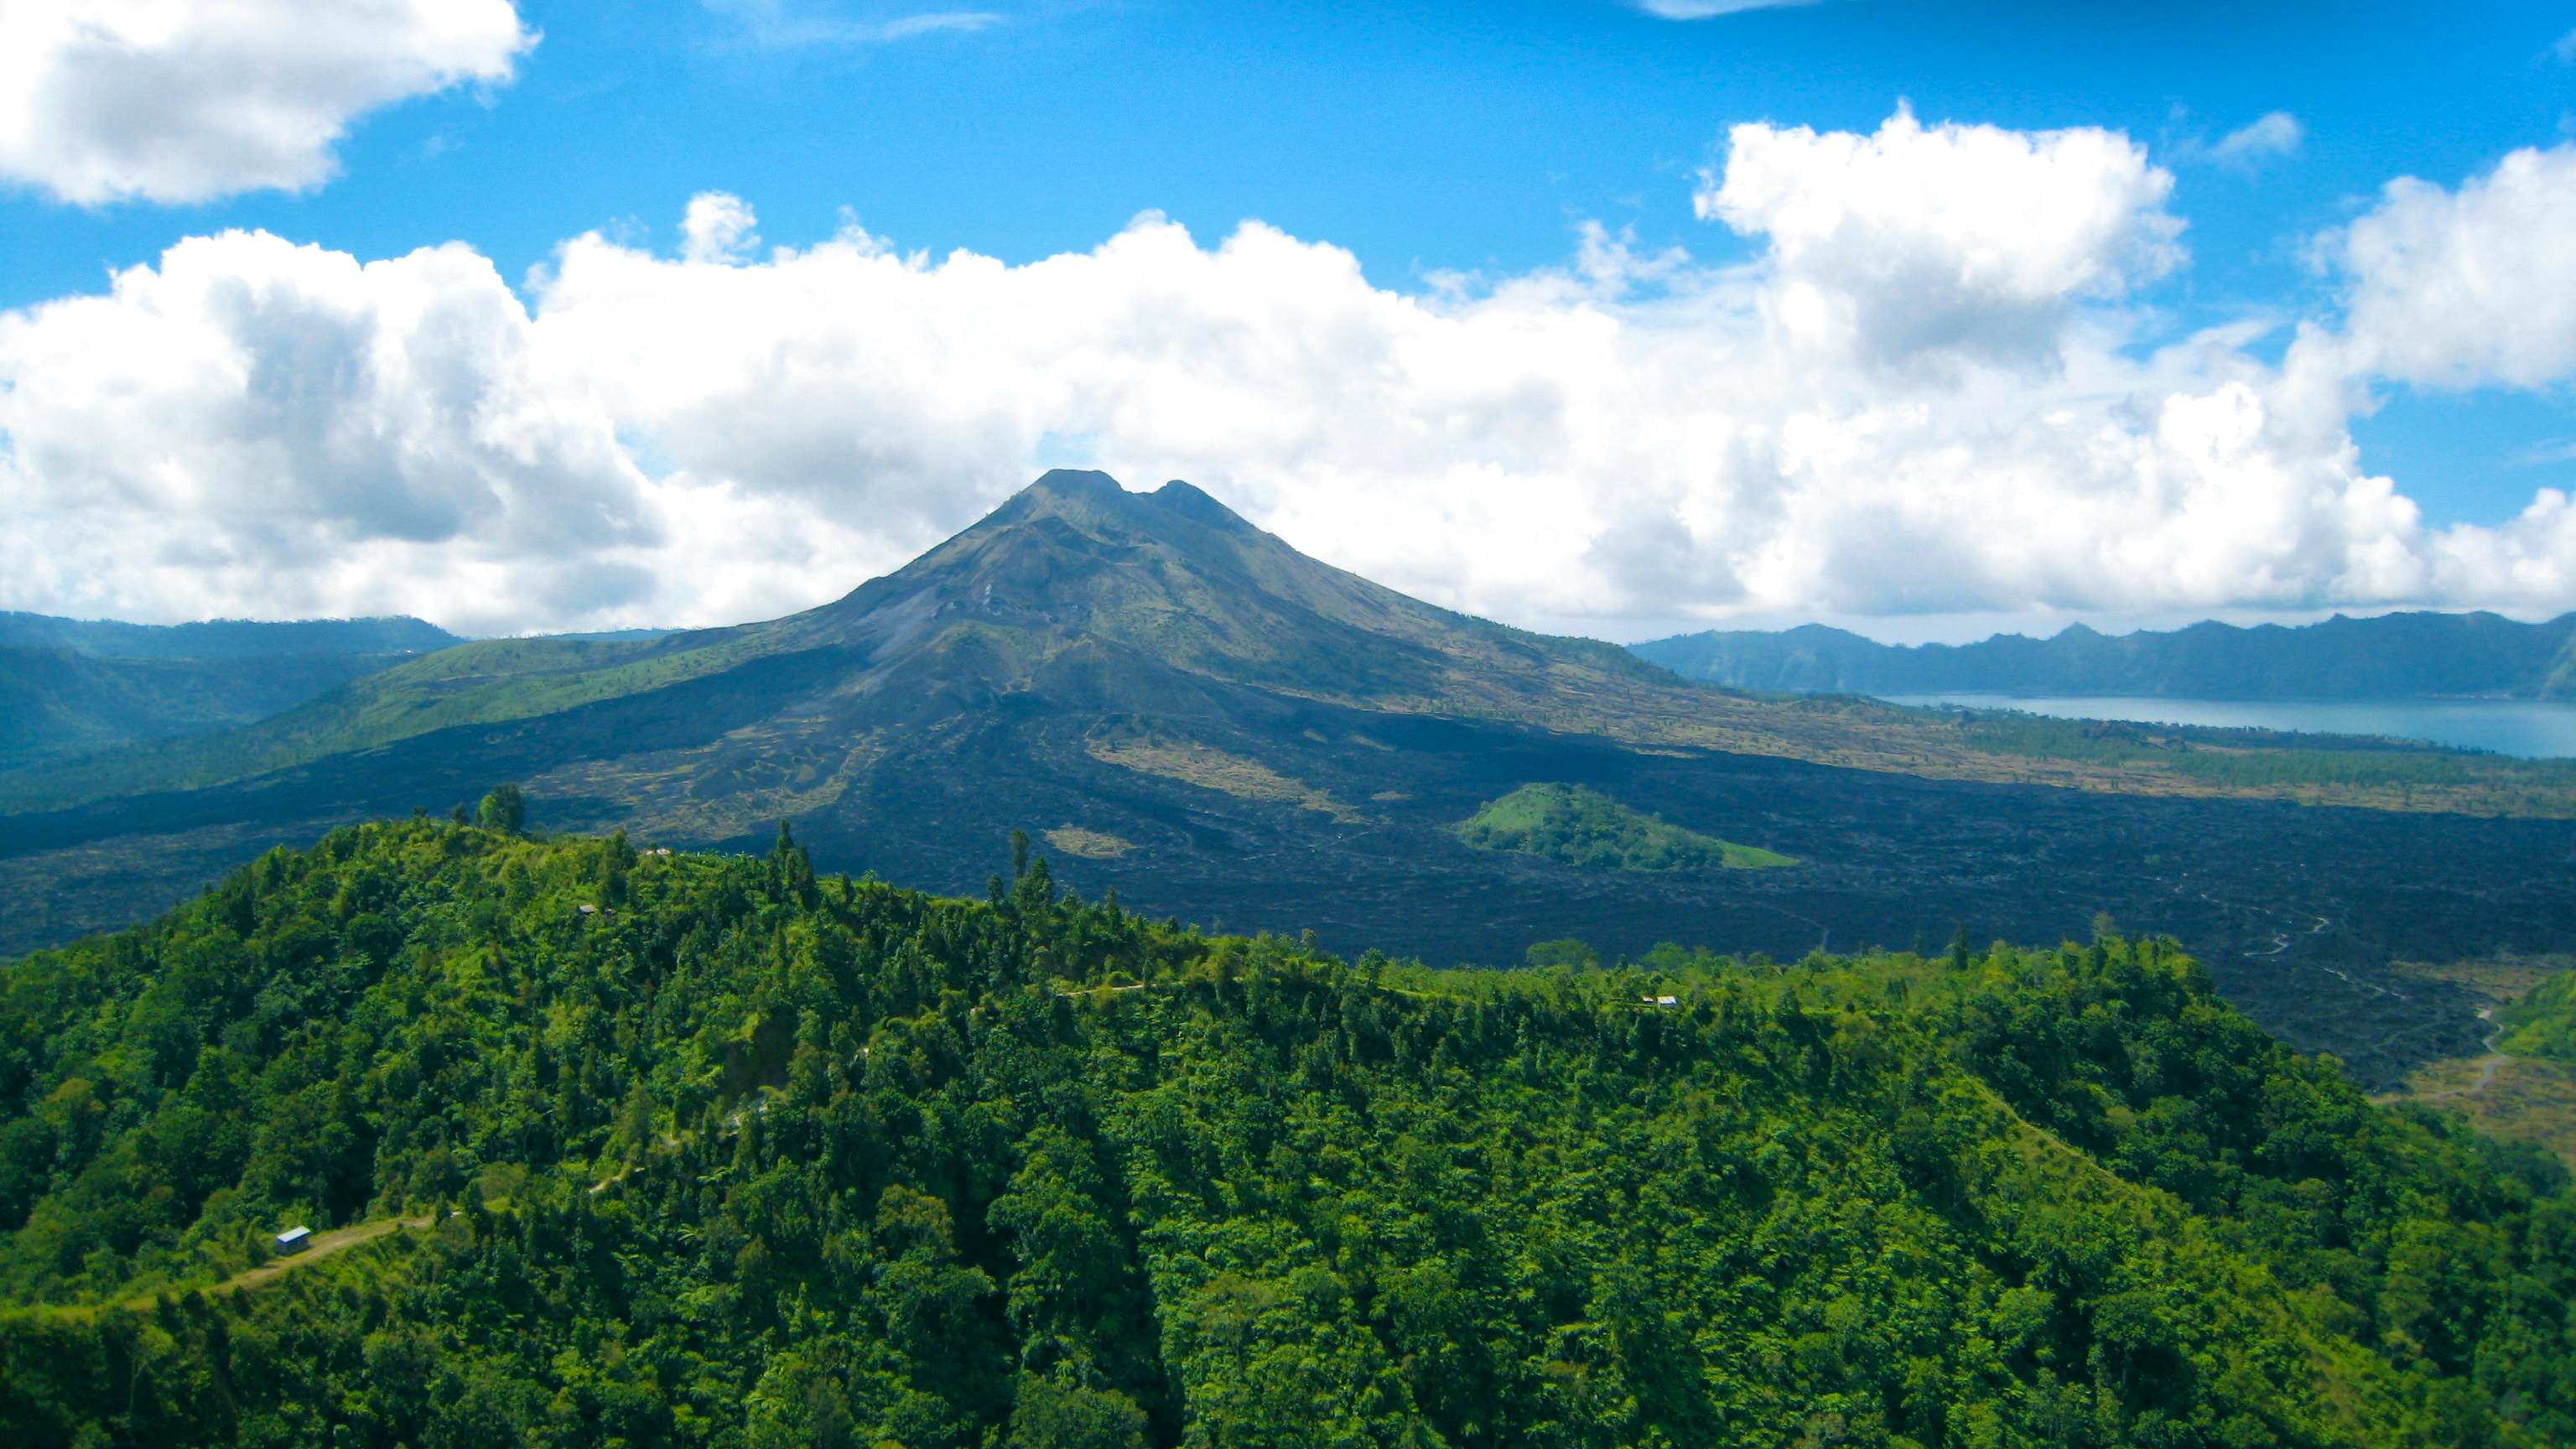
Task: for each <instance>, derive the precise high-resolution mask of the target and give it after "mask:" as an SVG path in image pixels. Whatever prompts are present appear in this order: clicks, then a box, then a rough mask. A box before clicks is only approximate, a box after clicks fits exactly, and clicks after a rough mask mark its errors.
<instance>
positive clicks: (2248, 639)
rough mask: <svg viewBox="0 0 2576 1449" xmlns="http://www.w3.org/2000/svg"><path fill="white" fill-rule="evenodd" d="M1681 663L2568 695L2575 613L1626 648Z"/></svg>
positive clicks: (1962, 676)
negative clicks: (1925, 640)
mask: <svg viewBox="0 0 2576 1449" xmlns="http://www.w3.org/2000/svg"><path fill="white" fill-rule="evenodd" d="M1629 647H1630V648H1631V649H1632V650H1633V651H1634V652H1635V653H1636V654H1637V655H1638V656H1639V657H1641V658H1644V659H1647V660H1650V661H1652V662H1654V663H1656V664H1659V665H1662V666H1663V667H1665V668H1668V669H1671V670H1673V671H1674V672H1675V673H1677V674H1681V675H1684V676H1686V677H1688V678H1692V679H1700V680H1705V681H1707V682H1710V683H1715V684H1724V685H1729V686H1732V687H1735V688H1739V689H1758V690H1770V691H1777V692H1781V693H1794V694H1816V693H1848V694H1939V693H1962V694H2007V695H2009V694H2023V695H2050V694H2064V695H2083V694H2105V695H2139V696H2147V697H2157V696H2168V697H2196V698H2212V699H2402V698H2460V697H2504V698H2515V699H2564V698H2571V697H2576V614H2565V615H2561V616H2559V617H2558V618H2555V619H2550V620H2545V621H2542V622H2539V623H2529V624H2526V623H2522V622H2520V621H2518V620H2514V619H2508V618H2505V617H2504V616H2502V615H2500V614H2494V613H2488V612H2484V611H2479V612H2473V613H2463V614H2451V613H2436V612H2429V611H2418V612H2409V613H2395V614H2381V615H2374V616H2371V617H2367V618H2354V617H2351V616H2348V615H2344V614H2336V615H2334V616H2332V617H2331V618H2328V619H2324V620H2321V621H2319V622H2317V623H2314V624H2307V625H2299V626H2286V625H2280V624H2258V625H2254V626H2251V627H2240V626H2237V625H2233V624H2227V623H2222V622H2220V621H2217V620H2203V621H2201V622H2199V623H2196V624H2191V625H2187V626H2185V627H2183V628H2180V629H2173V630H2164V631H2150V630H2139V631H2135V632H2132V633H2127V634H2104V633H2102V632H2100V631H2098V630H2096V629H2093V628H2091V627H2089V626H2087V625H2085V624H2083V623H2081V622H2078V623H2074V624H2069V625H2068V626H2067V627H2066V628H2065V629H2063V630H2061V631H2060V632H2058V633H2057V634H2054V635H2052V636H2050V637H2048V638H2045V639H2034V638H2031V637H2029V636H2026V635H2021V634H1999V635H1995V636H1993V637H1991V638H1988V639H1984V640H1980V641H1977V642H1975V643H1971V644H1916V645H1898V644H1882V643H1879V642H1877V641H1876V640H1872V639H1868V638H1865V637H1863V636H1861V635H1859V634H1855V633H1852V632H1850V631H1848V630H1844V629H1838V628H1835V627H1833V626H1831V625H1825V624H1805V625H1800V626H1798V627H1796V628H1792V629H1784V630H1742V631H1722V630H1707V631H1703V632H1701V633H1697V634H1679V635H1674V636H1672V637H1670V638H1665V639H1655V640H1648V641H1646V642H1643V643H1639V644H1634V645H1631V646H1629Z"/></svg>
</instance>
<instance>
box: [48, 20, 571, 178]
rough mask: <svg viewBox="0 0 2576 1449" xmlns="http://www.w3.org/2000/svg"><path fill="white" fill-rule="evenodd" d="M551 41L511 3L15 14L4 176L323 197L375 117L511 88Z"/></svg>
mask: <svg viewBox="0 0 2576 1449" xmlns="http://www.w3.org/2000/svg"><path fill="white" fill-rule="evenodd" d="M535 39H536V37H535V35H534V34H533V33H532V32H531V31H529V30H528V29H526V28H525V27H523V26H522V25H521V24H520V21H519V16H518V12H517V10H516V9H515V7H514V6H513V4H512V0H9V3H8V4H6V5H0V179H5V180H12V181H17V182H20V183H23V184H26V185H30V186H34V187H37V188H40V189H42V190H43V191H45V192H47V193H49V194H51V195H52V196H54V197H56V198H59V199H61V200H64V201H71V202H80V203H97V202H108V201H120V200H127V199H145V200H151V201H162V202H188V201H202V200H205V199H207V198H209V197H215V196H223V195H229V194H231V193H235V192H241V191H251V190H258V189H263V188H269V187H282V188H287V189H290V190H291V189H296V188H301V187H306V186H311V185H314V184H316V183H318V182H321V181H323V180H326V179H327V178H329V176H330V175H331V173H332V168H333V162H332V154H331V148H332V146H333V144H334V143H335V142H337V141H338V140H339V138H340V136H341V134H342V133H343V132H344V131H346V130H347V128H348V126H349V123H350V122H351V121H352V120H353V119H355V118H356V117H357V116H359V115H360V114H362V113H364V112H366V111H369V110H373V109H374V108H376V107H378V106H382V105H385V104H388V103H390V102H393V101H399V100H403V99H406V98H409V97H413V96H420V95H426V94H429V93H431V92H434V91H440V90H444V89H446V88H448V87H450V86H453V85H458V84H462V83H468V82H480V83H485V84H496V83H499V82H503V81H506V80H508V79H509V78H510V76H511V73H512V71H513V69H514V68H515V66H516V64H517V60H518V57H519V55H520V54H521V53H522V52H523V51H525V50H526V49H527V48H528V47H529V46H530V45H533V44H534V43H535Z"/></svg>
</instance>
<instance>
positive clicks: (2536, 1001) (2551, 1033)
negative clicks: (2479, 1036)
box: [2498, 971, 2576, 1061]
mask: <svg viewBox="0 0 2576 1449" xmlns="http://www.w3.org/2000/svg"><path fill="white" fill-rule="evenodd" d="M2502 1020H2503V1023H2504V1027H2505V1036H2504V1039H2503V1040H2502V1041H2501V1042H2499V1043H2498V1045H2500V1046H2502V1047H2503V1048H2504V1049H2505V1050H2506V1051H2509V1052H2515V1053H2518V1054H2520V1055H2522V1056H2527V1057H2557V1058H2559V1059H2560V1060H2562V1061H2576V971H2562V972H2560V973H2559V974H2557V975H2555V976H2552V977H2550V978H2549V979H2548V980H2546V981H2543V982H2541V983H2540V984H2539V985H2538V986H2535V987H2533V988H2532V989H2531V991H2530V993H2529V994H2528V995H2526V996H2524V997H2523V998H2522V999H2521V1000H2520V1001H2517V1002H2515V1003H2514V1004H2513V1005H2511V1006H2508V1007H2506V1008H2505V1009H2504V1014H2503V1017H2502Z"/></svg>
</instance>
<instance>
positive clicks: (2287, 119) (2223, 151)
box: [2173, 111, 2308, 172]
mask: <svg viewBox="0 0 2576 1449" xmlns="http://www.w3.org/2000/svg"><path fill="white" fill-rule="evenodd" d="M2307 139H2308V128H2307V127H2306V126H2304V125H2301V124H2300V123H2299V118H2298V117H2296V116H2294V115H2291V114H2290V113H2289V112H2287V111H2271V112H2267V113H2265V114H2264V115H2261V116H2258V117H2256V118H2255V119H2254V120H2252V121H2249V122H2247V123H2246V124H2245V125H2242V126H2239V127H2237V128H2236V129H2235V130H2233V131H2230V132H2228V133H2227V134H2226V135H2224V136H2221V137H2219V138H2218V139H2217V140H2215V141H2210V140H2206V139H2204V138H2202V137H2200V136H2197V135H2195V136H2188V137H2185V138H2184V139H2183V140H2181V141H2178V142H2176V143H2174V147H2173V154H2174V159H2175V160H2177V161H2182V162H2185V163H2189V164H2196V165H2209V166H2223V167H2225V168H2227V169H2228V170H2230V171H2246V172H2251V171H2256V170H2259V169H2261V168H2262V166H2263V163H2265V162H2267V161H2274V160H2278V159H2279V158H2281V157H2284V156H2295V155H2297V154H2298V151H2299V148H2300V147H2301V146H2303V145H2305V144H2307Z"/></svg>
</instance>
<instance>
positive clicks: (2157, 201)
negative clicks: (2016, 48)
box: [1696, 108, 2183, 362]
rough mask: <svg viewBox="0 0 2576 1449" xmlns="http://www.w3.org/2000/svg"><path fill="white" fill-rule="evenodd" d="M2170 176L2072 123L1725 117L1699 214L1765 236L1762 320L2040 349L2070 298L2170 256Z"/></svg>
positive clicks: (2154, 271) (2025, 352)
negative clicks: (2021, 126) (1769, 299)
mask: <svg viewBox="0 0 2576 1449" xmlns="http://www.w3.org/2000/svg"><path fill="white" fill-rule="evenodd" d="M2172 189H2173V177H2172V175H2171V174H2170V173H2168V172H2166V171H2164V170H2163V169H2161V168H2159V167H2156V166H2153V165H2151V164H2149V163H2148V160H2147V154H2146V151H2145V149H2144V148H2143V147H2140V146H2138V145H2137V144H2136V143H2134V142H2132V141H2130V140H2129V139H2128V138H2127V137H2125V136H2122V135H2119V134H2117V133H2115V132H2111V131H2105V130H2100V129H2097V128H2091V127H2085V128H2079V129H2072V130H2063V131H2042V132H2023V131H2009V130H2005V129H2002V128H2000V127H1996V126H1964V125H1956V124H1943V125H1937V126H1928V127H1927V126H1925V125H1923V124H1922V123H1920V122H1918V121H1917V120H1915V118H1914V116H1913V113H1912V112H1911V111H1908V110H1904V109H1901V108H1900V109H1899V110H1898V112H1897V113H1896V114H1895V115H1894V116H1893V117H1890V118H1889V119H1888V121H1887V122H1886V124H1884V125H1882V126H1880V127H1879V129H1878V131H1877V132H1876V133H1875V134H1872V135H1866V136H1864V135H1858V134H1854V133H1851V132H1825V133H1818V132H1815V131H1811V130H1809V129H1807V128H1806V127H1804V126H1799V127H1795V128H1788V129H1783V128H1780V127H1776V126H1770V125H1759V124H1757V125H1743V126H1737V127H1736V128H1735V129H1734V131H1733V132H1732V134H1731V137H1730V139H1729V143H1728V148H1727V154H1726V158H1725V161H1724V163H1723V164H1722V166H1712V167H1711V168H1710V169H1709V170H1708V171H1707V172H1706V173H1704V174H1703V177H1702V184H1701V186H1700V189H1699V193H1698V196H1697V198H1696V201H1697V205H1698V209H1699V213H1700V214H1701V215H1702V216H1706V217H1714V218H1717V219H1720V220H1723V221H1725V222H1726V223H1727V224H1728V225H1729V226H1732V227H1734V228H1735V229H1736V230H1737V231H1740V232H1745V233H1748V234H1758V235H1761V236H1763V237H1765V238H1767V239H1768V240H1769V242H1770V266H1771V269H1772V272H1773V274H1774V277H1775V281H1776V286H1775V296H1774V304H1775V305H1774V313H1773V318H1774V321H1775V322H1776V323H1777V324H1778V325H1779V326H1780V327H1781V328H1782V330H1783V331H1784V333H1785V334H1786V335H1787V337H1788V338H1789V339H1791V340H1793V341H1795V342H1797V343H1799V344H1801V345H1805V346H1809V347H1822V348H1831V349H1839V350H1848V351H1850V352H1852V353H1854V354H1855V355H1857V356H1859V357H1861V358H1863V359H1865V360H1870V361H1878V362H1901V361H1905V360H1908V359H1911V358H1915V357H1918V356H1921V355H1924V354H1938V353H1954V354H1966V355H1973V356H1979V357H1986V358H1995V359H2005V358H2020V359H2026V360H2027V359H2037V358H2044V357H2048V356H2051V355H2053V354H2054V351H2055V349H2056V347H2057V345H2058V343H2059V341H2060V340H2061V336H2062V328H2063V325H2064V323H2065V322H2066V320H2067V318H2068V316H2069V315H2070V309H2071V308H2072V307H2073V305H2074V304H2076V303H2077V302H2080V301H2084V300H2087V299H2110V298H2116V297H2118V296H2119V295H2121V293H2122V292H2123V291H2124V290H2126V289H2127V288H2128V287H2129V286H2130V285H2132V284H2134V283H2138V282H2143V281H2149V280H2152V279H2154V278H2156V277H2158V276H2161V275H2163V274H2164V273H2165V272H2167V271H2170V270H2172V269H2173V268H2174V267H2175V266H2177V265H2179V264H2180V263H2181V261H2182V259H2183V252H2182V249H2181V246H2180V244H2179V242H2178V241H2177V240H2176V238H2177V237H2178V236H2179V235H2180V234H2181V232H2182V222H2181V220H2180V219H2179V218H2177V217H2175V216H2173V215H2172V214H2171V213H2169V212H2167V211H2166V210H2165V209H2164V202H2165V198H2166V196H2167V195H2168V194H2169V193H2170V192H2171V191H2172Z"/></svg>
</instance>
